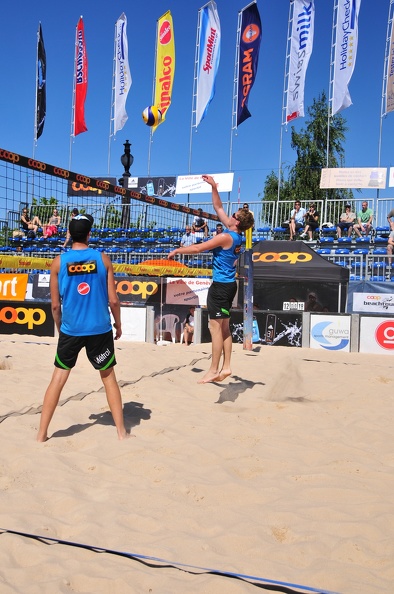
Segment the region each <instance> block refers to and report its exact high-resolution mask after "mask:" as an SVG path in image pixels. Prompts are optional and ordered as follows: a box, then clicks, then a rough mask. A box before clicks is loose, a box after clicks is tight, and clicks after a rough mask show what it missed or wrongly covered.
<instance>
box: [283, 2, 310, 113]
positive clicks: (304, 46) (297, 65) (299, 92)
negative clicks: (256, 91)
mask: <svg viewBox="0 0 394 594" xmlns="http://www.w3.org/2000/svg"><path fill="white" fill-rule="evenodd" d="M314 22H315V6H314V0H294V9H293V23H292V29H291V49H290V66H289V77H288V88H287V106H286V122H290V121H291V120H295V119H296V118H302V117H304V87H305V77H306V70H307V68H308V62H309V58H310V57H311V54H312V48H313V32H314Z"/></svg>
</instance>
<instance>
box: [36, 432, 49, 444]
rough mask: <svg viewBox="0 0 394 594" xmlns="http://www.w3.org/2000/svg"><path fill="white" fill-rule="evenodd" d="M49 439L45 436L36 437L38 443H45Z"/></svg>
mask: <svg viewBox="0 0 394 594" xmlns="http://www.w3.org/2000/svg"><path fill="white" fill-rule="evenodd" d="M48 439H49V437H48V436H47V435H40V434H38V435H37V441H38V442H39V443H45V442H46V441H48Z"/></svg>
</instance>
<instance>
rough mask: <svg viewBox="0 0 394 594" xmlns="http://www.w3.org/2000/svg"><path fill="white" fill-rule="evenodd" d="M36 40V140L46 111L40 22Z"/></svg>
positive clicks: (44, 69)
mask: <svg viewBox="0 0 394 594" xmlns="http://www.w3.org/2000/svg"><path fill="white" fill-rule="evenodd" d="M37 37H38V40H37V94H36V97H37V105H36V140H37V139H38V138H40V136H41V134H42V133H43V130H44V124H45V115H46V111H47V94H46V73H47V59H46V54H45V47H44V38H43V36H42V29H41V23H40V26H39V29H38V36H37Z"/></svg>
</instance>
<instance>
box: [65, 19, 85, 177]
mask: <svg viewBox="0 0 394 594" xmlns="http://www.w3.org/2000/svg"><path fill="white" fill-rule="evenodd" d="M80 18H82V16H81V17H80ZM77 32H78V25H77V26H76V27H75V44H74V45H75V48H74V76H73V94H72V104H71V132H70V152H69V159H68V169H69V171H71V161H72V145H73V142H74V140H73V139H74V138H75V91H76V81H77V78H76V77H77V72H76V67H77V62H76V59H75V57H76V51H77V44H78V33H77Z"/></svg>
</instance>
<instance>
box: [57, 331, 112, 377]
mask: <svg viewBox="0 0 394 594" xmlns="http://www.w3.org/2000/svg"><path fill="white" fill-rule="evenodd" d="M84 347H85V350H86V355H87V357H88V359H89V361H90V363H91V364H92V365H93V367H94V368H95V369H98V370H100V371H104V370H105V369H109V368H110V367H113V366H114V365H116V359H115V344H114V336H113V333H112V330H109V332H105V333H104V334H93V335H92V336H70V335H69V334H65V333H64V332H60V333H59V341H58V344H57V351H56V357H55V367H59V368H60V369H72V368H73V367H74V366H75V364H76V362H77V359H78V355H79V352H80V351H81V350H82V349H83V348H84Z"/></svg>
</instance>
